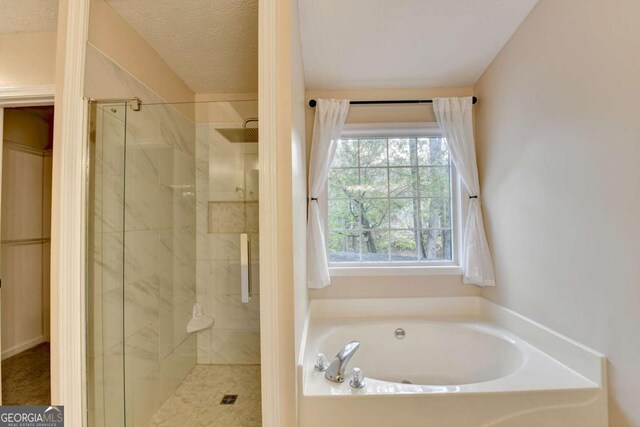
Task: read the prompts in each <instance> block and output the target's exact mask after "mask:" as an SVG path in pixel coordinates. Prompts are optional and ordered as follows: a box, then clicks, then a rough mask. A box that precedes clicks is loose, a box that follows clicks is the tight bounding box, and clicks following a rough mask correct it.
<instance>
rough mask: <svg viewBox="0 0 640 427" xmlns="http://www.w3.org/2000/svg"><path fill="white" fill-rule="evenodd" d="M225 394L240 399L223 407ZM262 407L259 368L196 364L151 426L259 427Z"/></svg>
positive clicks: (253, 366)
mask: <svg viewBox="0 0 640 427" xmlns="http://www.w3.org/2000/svg"><path fill="white" fill-rule="evenodd" d="M225 395H238V398H237V400H236V401H235V403H234V404H233V405H221V404H220V402H221V401H222V399H223V397H224V396H225ZM260 404H261V401H260V365H196V366H195V367H194V368H193V370H192V371H191V372H189V375H187V377H186V378H185V379H184V381H183V382H182V383H181V384H180V386H178V388H177V389H176V391H174V392H173V394H172V395H171V396H170V397H169V399H167V401H166V402H165V403H164V404H163V405H162V406H161V407H160V409H159V410H158V412H157V413H156V414H155V415H154V416H153V418H152V419H151V421H150V423H149V425H150V426H193V427H196V426H211V427H253V426H260V425H261V424H262V419H261V410H260Z"/></svg>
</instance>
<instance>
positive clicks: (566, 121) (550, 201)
mask: <svg viewBox="0 0 640 427" xmlns="http://www.w3.org/2000/svg"><path fill="white" fill-rule="evenodd" d="M638 16H640V2H638V1H637V0H613V1H607V2H603V1H600V0H583V1H579V2H567V1H557V0H541V1H540V3H539V4H538V5H537V7H536V8H535V9H534V10H533V12H532V13H531V14H530V16H529V17H528V18H527V19H526V20H525V22H524V23H523V24H522V26H521V27H520V28H519V29H518V31H517V32H516V33H515V34H514V36H513V37H512V39H511V40H510V41H509V42H508V44H507V45H506V46H505V48H504V49H503V50H502V52H501V53H500V54H499V55H498V57H497V58H496V59H495V61H494V62H493V64H492V65H491V66H490V67H489V68H488V70H487V71H486V73H485V74H484V76H483V77H482V78H481V79H480V81H479V83H478V85H477V87H476V93H477V96H478V97H479V98H480V103H479V105H478V108H477V117H476V131H477V136H478V156H479V167H480V180H481V184H482V193H483V195H484V212H485V218H486V223H487V229H488V233H489V240H490V243H491V245H492V249H493V253H494V260H495V267H496V280H497V286H496V287H495V289H487V290H486V291H484V292H483V295H485V296H486V297H488V298H490V299H491V300H493V301H497V302H498V303H500V304H504V305H506V306H507V307H509V308H511V309H514V310H516V311H517V312H519V313H522V314H523V315H525V316H528V317H531V318H533V319H535V320H537V321H539V322H541V323H543V324H545V325H546V326H549V327H551V328H553V329H555V330H557V331H559V332H561V333H563V334H566V335H568V336H569V337H571V338H573V339H575V340H577V341H579V342H581V343H584V344H586V345H588V346H591V347H593V348H594V349H596V350H598V351H600V352H602V353H604V354H605V355H606V356H607V357H608V358H609V386H610V400H609V402H610V405H609V410H610V425H612V426H616V427H623V426H631V425H634V426H638V425H640V405H638V396H640V366H639V365H638V354H640V340H639V339H638V330H637V329H638V325H639V324H640V311H639V310H638V304H639V302H640V263H639V262H638V260H639V259H640V246H639V245H638V242H640V222H639V221H638V218H639V217H640V191H638V189H639V188H640V187H639V185H640V168H638V162H639V161H640V120H638V111H639V110H638V99H640V84H639V80H638V79H639V76H640V55H638V52H640V26H639V25H638V22H637V17H638Z"/></svg>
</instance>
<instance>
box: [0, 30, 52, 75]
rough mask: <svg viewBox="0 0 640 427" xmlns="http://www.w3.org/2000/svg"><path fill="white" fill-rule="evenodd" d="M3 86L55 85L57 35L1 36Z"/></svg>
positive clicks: (12, 34)
mask: <svg viewBox="0 0 640 427" xmlns="http://www.w3.org/2000/svg"><path fill="white" fill-rule="evenodd" d="M0 58H2V60H1V61H0V87H15V86H40V85H52V84H54V82H55V66H56V33H55V32H42V33H11V34H0Z"/></svg>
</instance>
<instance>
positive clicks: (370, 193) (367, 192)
mask: <svg viewBox="0 0 640 427" xmlns="http://www.w3.org/2000/svg"><path fill="white" fill-rule="evenodd" d="M360 183H361V185H360V191H359V195H358V197H360V198H361V199H365V198H372V197H387V191H388V186H387V169H385V168H373V169H371V168H363V169H360Z"/></svg>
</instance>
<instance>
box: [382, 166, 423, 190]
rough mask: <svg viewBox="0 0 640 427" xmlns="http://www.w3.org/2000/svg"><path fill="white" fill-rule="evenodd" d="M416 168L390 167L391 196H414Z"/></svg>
mask: <svg viewBox="0 0 640 427" xmlns="http://www.w3.org/2000/svg"><path fill="white" fill-rule="evenodd" d="M417 175H418V169H417V168H390V169H389V195H390V196H391V197H415V195H416V182H417Z"/></svg>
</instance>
